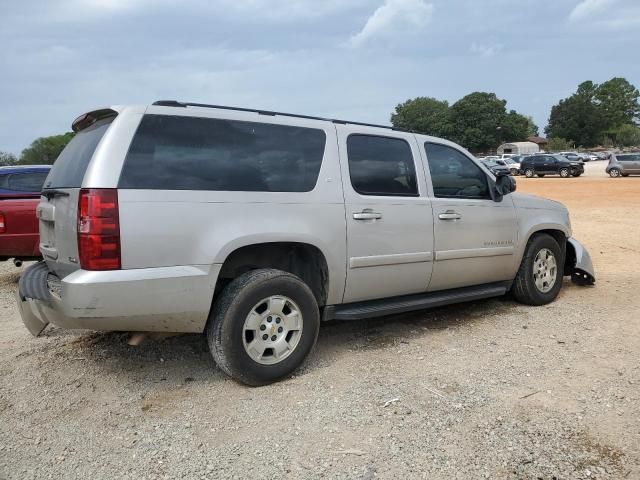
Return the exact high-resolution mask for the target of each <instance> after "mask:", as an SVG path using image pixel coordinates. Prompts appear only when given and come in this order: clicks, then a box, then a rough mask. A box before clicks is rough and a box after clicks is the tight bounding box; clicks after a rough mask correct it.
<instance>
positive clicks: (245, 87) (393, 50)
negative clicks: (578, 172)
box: [0, 0, 640, 154]
mask: <svg viewBox="0 0 640 480" xmlns="http://www.w3.org/2000/svg"><path fill="white" fill-rule="evenodd" d="M0 8H1V10H0V11H1V12H2V17H1V25H2V28H0V42H1V44H2V49H0V65H2V71H1V76H0V78H1V79H0V106H1V109H0V150H2V151H9V152H13V153H16V154H18V153H19V152H20V151H21V150H22V149H23V148H24V147H26V146H27V145H28V144H29V143H30V142H31V141H32V140H33V139H35V138H36V137H39V136H44V135H52V134H57V133H62V132H64V131H66V130H68V129H69V125H70V123H71V121H72V120H73V119H74V118H75V117H76V116H77V115H79V114H81V113H83V112H85V111H87V110H90V109H92V108H94V107H97V106H102V105H113V104H122V103H150V102H152V101H154V100H157V99H177V100H189V101H196V102H205V103H217V104H226V105H236V106H247V107H256V108H264V109H272V110H280V111H290V112H296V113H304V114H309V115H321V116H330V117H339V118H346V119H349V120H358V121H364V122H375V123H385V124H386V123H388V122H389V115H390V113H391V112H392V110H393V108H394V107H395V105H396V104H398V103H399V102H402V101H404V100H406V99H407V98H413V97H416V96H433V97H436V98H440V99H447V100H449V101H450V102H454V101H456V100H457V99H459V98H460V97H462V96H464V95H466V94H468V93H470V92H472V91H476V90H481V91H490V92H495V93H496V94H497V95H498V96H499V97H500V98H504V99H506V100H507V102H508V104H507V107H508V108H513V109H516V110H517V111H519V112H520V113H523V114H526V115H532V116H533V118H534V120H535V121H536V123H537V124H538V125H539V126H540V127H543V126H544V125H545V124H546V121H547V118H548V115H549V109H550V107H551V106H552V105H553V104H554V103H556V102H557V101H558V100H559V99H561V98H564V97H566V96H567V95H569V94H571V93H572V92H573V91H574V90H575V89H576V87H577V85H578V84H579V83H580V82H581V81H583V80H593V81H595V82H602V81H604V80H607V79H609V78H611V77H614V76H623V77H626V78H627V79H628V80H629V81H631V82H632V83H634V84H635V85H636V86H638V87H640V50H639V49H638V48H639V45H640V0H537V1H534V0H191V1H189V0H184V1H177V0H111V1H109V0H67V1H57V0H46V1H37V0H22V1H19V2H16V1H14V0H0Z"/></svg>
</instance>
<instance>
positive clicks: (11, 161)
mask: <svg viewBox="0 0 640 480" xmlns="http://www.w3.org/2000/svg"><path fill="white" fill-rule="evenodd" d="M17 162H18V159H17V158H16V156H15V155H14V154H13V153H9V152H0V167H6V166H8V165H15V164H16V163H17Z"/></svg>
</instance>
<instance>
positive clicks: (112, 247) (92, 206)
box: [78, 188, 120, 270]
mask: <svg viewBox="0 0 640 480" xmlns="http://www.w3.org/2000/svg"><path fill="white" fill-rule="evenodd" d="M78 254H79V256H80V267H81V268H83V269H85V270H119V269H120V218H119V215H118V191H117V190H115V189H106V188H83V189H82V190H80V200H79V202H78Z"/></svg>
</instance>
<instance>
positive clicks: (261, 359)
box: [242, 295, 303, 365]
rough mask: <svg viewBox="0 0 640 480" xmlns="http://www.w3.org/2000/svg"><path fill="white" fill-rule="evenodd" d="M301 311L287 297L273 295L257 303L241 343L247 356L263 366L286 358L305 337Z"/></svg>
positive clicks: (250, 315) (245, 324)
mask: <svg viewBox="0 0 640 480" xmlns="http://www.w3.org/2000/svg"><path fill="white" fill-rule="evenodd" d="M302 323H303V322H302V313H301V312H300V307H298V305H296V303H295V302H294V301H293V300H291V299H290V298H288V297H285V296H282V295H272V296H271V297H268V298H265V299H263V300H261V301H260V302H258V303H257V304H256V305H255V306H254V307H253V308H252V309H251V312H249V315H247V318H246V320H245V321H244V327H243V329H242V343H243V345H244V349H245V351H246V352H247V355H249V357H251V359H252V360H253V361H255V362H257V363H260V364H261V365H274V364H276V363H279V362H281V361H282V360H284V359H285V358H287V357H288V356H289V355H291V353H293V351H294V350H295V349H296V347H297V346H298V343H299V342H300V338H301V337H302Z"/></svg>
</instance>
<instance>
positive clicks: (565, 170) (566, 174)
mask: <svg viewBox="0 0 640 480" xmlns="http://www.w3.org/2000/svg"><path fill="white" fill-rule="evenodd" d="M558 173H559V174H560V176H561V177H562V178H569V177H570V176H571V172H569V169H568V168H561V169H560V171H559V172H558Z"/></svg>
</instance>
